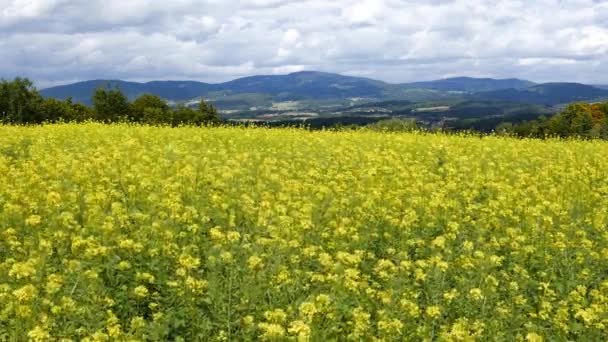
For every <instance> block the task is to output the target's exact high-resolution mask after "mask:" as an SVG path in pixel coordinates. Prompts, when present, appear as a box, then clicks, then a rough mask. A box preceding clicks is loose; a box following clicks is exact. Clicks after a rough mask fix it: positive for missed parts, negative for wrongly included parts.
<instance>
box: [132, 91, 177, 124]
mask: <svg viewBox="0 0 608 342" xmlns="http://www.w3.org/2000/svg"><path fill="white" fill-rule="evenodd" d="M168 112H169V105H168V104H167V102H166V101H165V100H163V99H161V98H160V97H158V96H156V95H152V94H144V95H142V96H140V97H138V98H137V99H136V100H135V101H133V103H131V120H133V121H135V122H144V123H148V124H158V123H161V122H163V121H164V120H166V119H165V117H166V116H167V113H168Z"/></svg>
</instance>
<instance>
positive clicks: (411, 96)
mask: <svg viewBox="0 0 608 342" xmlns="http://www.w3.org/2000/svg"><path fill="white" fill-rule="evenodd" d="M531 84H533V83H532V82H529V81H523V80H517V79H509V80H494V79H489V78H484V79H476V78H469V77H458V78H451V79H445V80H437V81H430V82H416V83H406V84H389V83H385V82H382V81H377V80H373V79H369V78H362V77H352V76H344V75H338V74H332V73H324V72H316V71H302V72H296V73H291V74H288V75H265V76H264V75H262V76H251V77H244V78H239V79H236V80H233V81H229V82H225V83H218V84H209V83H203V82H195V81H155V82H148V83H138V82H126V81H119V80H93V81H85V82H78V83H74V84H68V85H63V86H57V87H52V88H48V89H43V90H42V91H41V93H42V95H43V96H45V97H53V98H59V99H66V98H67V97H72V99H73V100H74V101H76V102H81V103H85V104H91V95H92V94H93V92H94V91H95V89H96V88H98V87H100V86H105V85H109V86H110V87H119V88H120V89H121V90H122V91H123V92H124V93H125V95H127V97H128V98H129V99H131V100H133V99H135V98H137V97H138V96H140V95H142V94H144V93H152V94H155V95H158V96H160V97H162V98H164V99H165V100H168V101H173V102H182V101H183V102H188V101H193V100H196V99H198V98H200V97H204V98H205V99H208V100H211V101H213V102H216V103H217V104H218V105H219V106H223V107H224V108H225V109H243V108H247V107H248V106H251V107H258V106H262V107H264V106H266V107H270V106H272V105H273V103H276V102H284V101H308V105H310V102H311V101H313V102H314V101H318V102H324V103H323V104H319V105H327V101H331V100H346V99H357V100H359V101H363V102H374V101H384V100H406V101H413V102H426V101H434V100H440V99H441V100H445V99H456V98H459V97H460V95H459V94H454V92H477V91H482V90H483V91H485V90H496V89H505V88H510V87H516V88H518V87H524V86H528V85H531ZM338 102H339V103H336V104H335V105H344V104H345V103H344V102H343V101H342V102H340V101H338Z"/></svg>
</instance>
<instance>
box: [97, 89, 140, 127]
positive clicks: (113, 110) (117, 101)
mask: <svg viewBox="0 0 608 342" xmlns="http://www.w3.org/2000/svg"><path fill="white" fill-rule="evenodd" d="M92 100H93V107H94V108H95V118H96V119H97V120H99V121H103V122H107V123H109V122H116V121H119V120H125V119H127V118H129V117H130V115H131V114H130V113H131V110H130V109H131V108H130V106H129V100H128V99H127V97H126V96H125V95H124V94H123V93H122V91H120V89H119V88H118V87H116V88H114V89H110V88H108V87H100V88H97V90H95V93H94V94H93V97H92Z"/></svg>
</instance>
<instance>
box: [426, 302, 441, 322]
mask: <svg viewBox="0 0 608 342" xmlns="http://www.w3.org/2000/svg"><path fill="white" fill-rule="evenodd" d="M426 314H427V315H428V316H429V317H430V318H433V319H436V318H439V316H441V308H440V307H439V306H437V305H432V306H429V307H427V308H426Z"/></svg>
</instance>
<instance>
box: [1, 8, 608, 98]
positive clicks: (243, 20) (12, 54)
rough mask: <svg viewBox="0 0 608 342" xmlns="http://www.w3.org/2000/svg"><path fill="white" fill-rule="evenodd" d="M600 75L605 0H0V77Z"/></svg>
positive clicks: (591, 78) (606, 53)
mask: <svg viewBox="0 0 608 342" xmlns="http://www.w3.org/2000/svg"><path fill="white" fill-rule="evenodd" d="M300 70H319V71H328V72H336V73H341V74H346V75H357V76H366V77H371V78H376V79H381V80H384V81H388V82H393V83H397V82H407V81H418V80H430V79H437V78H444V77H452V76H460V75H466V76H476V77H477V76H483V77H497V78H501V77H502V78H506V77H519V78H526V79H531V80H534V81H578V82H587V83H604V84H608V0H522V1H518V0H508V1H504V0H196V1H195V0H147V1H144V0H0V78H5V79H6V78H12V77H14V76H18V75H20V76H26V77H29V78H31V79H33V80H35V81H36V83H37V84H38V86H39V87H45V86H49V85H55V84H62V83H70V82H74V81H80V80H87V79H97V78H104V79H125V80H138V81H145V80H157V79H158V80H161V79H180V80H182V79H191V80H199V81H206V82H219V81H226V80H230V79H234V78H237V77H242V76H249V75H255V74H284V73H289V72H293V71H300Z"/></svg>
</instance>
